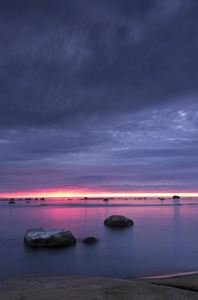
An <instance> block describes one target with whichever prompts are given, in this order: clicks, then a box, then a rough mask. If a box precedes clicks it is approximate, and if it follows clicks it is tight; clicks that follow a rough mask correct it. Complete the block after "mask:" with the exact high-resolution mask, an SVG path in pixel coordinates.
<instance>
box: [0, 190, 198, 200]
mask: <svg viewBox="0 0 198 300" xmlns="http://www.w3.org/2000/svg"><path fill="white" fill-rule="evenodd" d="M173 195H179V196H183V197H198V192H197V191H191V192H180V191H178V190H174V191H169V192H162V191H160V190H159V191H135V192H115V193H114V192H110V191H109V192H108V191H102V190H97V189H94V191H93V190H89V189H76V190H72V191H69V190H68V191H67V190H58V189H53V190H49V189H45V190H33V191H23V192H11V193H9V192H8V193H0V197H1V198H2V197H139V196H141V197H146V196H147V197H157V196H161V197H172V196H173Z"/></svg>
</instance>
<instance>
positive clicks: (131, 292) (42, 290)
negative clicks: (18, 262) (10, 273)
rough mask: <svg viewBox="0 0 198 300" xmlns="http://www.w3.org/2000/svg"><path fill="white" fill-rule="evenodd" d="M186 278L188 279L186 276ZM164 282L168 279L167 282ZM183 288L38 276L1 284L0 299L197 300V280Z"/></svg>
mask: <svg viewBox="0 0 198 300" xmlns="http://www.w3.org/2000/svg"><path fill="white" fill-rule="evenodd" d="M184 277H185V276H184ZM164 280H165V279H164ZM184 280H185V285H184V284H182V285H181V286H180V285H179V284H178V285H177V281H176V282H175V285H174V286H172V285H171V286H170V285H169V283H168V284H166V285H165V284H164V282H163V281H162V283H160V284H159V285H158V284H156V283H155V282H154V283H152V281H151V282H149V281H146V280H126V279H117V278H105V277H95V276H94V277H87V276H79V275H78V276H74V275H67V274H36V275H29V274H25V275H18V276H14V277H9V278H7V279H5V280H2V281H1V282H0V299H1V300H16V299H21V300H22V299H24V300H25V299H28V300H35V299H42V300H52V299H53V300H60V299H64V300H74V299H80V300H87V299H92V300H98V299H100V300H104V299H109V300H121V299H122V300H123V299H124V300H132V299H135V300H137V299H138V300H145V299H146V300H153V299H155V300H167V299H172V300H176V299H177V300H197V296H198V295H197V286H198V284H197V283H198V279H197V277H195V278H194V279H193V282H192V283H191V278H189V279H187V278H186V279H185V278H184Z"/></svg>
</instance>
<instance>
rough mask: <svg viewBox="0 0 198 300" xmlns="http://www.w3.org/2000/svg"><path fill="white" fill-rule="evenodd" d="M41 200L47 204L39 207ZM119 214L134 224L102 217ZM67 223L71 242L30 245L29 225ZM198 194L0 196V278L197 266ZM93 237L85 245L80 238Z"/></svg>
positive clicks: (145, 272)
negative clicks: (109, 223) (108, 222)
mask: <svg viewBox="0 0 198 300" xmlns="http://www.w3.org/2000/svg"><path fill="white" fill-rule="evenodd" d="M41 204H47V205H45V206H42V205H41ZM112 214H121V215H124V216H126V217H129V218H131V219H133V221H134V223H135V225H134V226H133V227H129V228H123V229H118V228H117V229H115V228H108V227H105V226H104V225H103V222H104V220H105V218H107V217H108V216H110V215H112ZM38 227H44V228H46V229H51V228H65V229H68V230H70V231H71V232H72V233H73V235H74V236H75V237H76V239H77V244H76V245H75V246H71V247H66V248H61V249H60V248H59V249H32V248H30V247H27V246H26V245H24V241H23V236H24V233H25V232H26V230H27V229H30V228H38ZM197 232H198V198H193V199H190V198H183V199H180V200H173V199H170V198H166V200H164V201H161V200H159V199H156V198H147V199H141V200H139V199H137V200H135V199H134V198H133V199H132V198H131V199H128V200H126V199H111V200H109V201H108V202H103V201H102V200H101V199H98V200H80V199H73V200H70V201H68V200H67V199H63V198H62V199H57V200H55V199H47V200H45V201H41V200H38V201H35V200H31V201H30V203H25V201H24V200H23V201H16V203H15V204H8V201H0V260H1V261H0V266H1V267H0V270H1V271H0V279H4V278H6V277H8V276H12V275H15V274H25V273H67V274H78V275H92V276H106V277H117V278H139V277H144V276H158V275H166V274H173V273H183V272H191V271H197V270H198V235H197ZM87 236H95V237H96V238H97V239H98V240H99V242H98V243H97V244H95V245H90V246H87V245H85V244H83V243H82V240H83V239H84V238H85V237H87Z"/></svg>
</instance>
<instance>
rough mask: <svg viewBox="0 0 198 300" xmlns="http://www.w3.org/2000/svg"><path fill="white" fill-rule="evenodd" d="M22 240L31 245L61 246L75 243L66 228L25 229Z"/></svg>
mask: <svg viewBox="0 0 198 300" xmlns="http://www.w3.org/2000/svg"><path fill="white" fill-rule="evenodd" d="M24 241H25V242H26V243H27V244H28V245H30V246H33V247H63V246H69V245H73V244H75V243H76V239H75V237H74V236H73V235H72V233H71V232H70V231H68V230H65V229H51V230H45V229H43V228H38V229H29V230H27V231H26V233H25V235H24Z"/></svg>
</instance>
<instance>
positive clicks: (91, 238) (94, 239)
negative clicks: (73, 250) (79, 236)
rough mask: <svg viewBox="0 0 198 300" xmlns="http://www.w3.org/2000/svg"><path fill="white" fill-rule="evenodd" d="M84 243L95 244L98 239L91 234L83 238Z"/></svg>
mask: <svg viewBox="0 0 198 300" xmlns="http://www.w3.org/2000/svg"><path fill="white" fill-rule="evenodd" d="M83 243H85V244H95V243H97V239H96V238H95V237H93V236H89V237H87V238H85V239H84V240H83Z"/></svg>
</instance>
